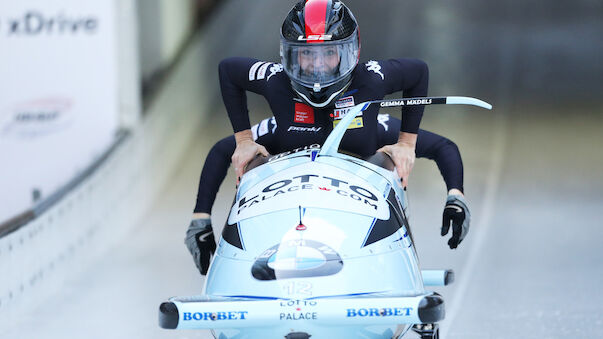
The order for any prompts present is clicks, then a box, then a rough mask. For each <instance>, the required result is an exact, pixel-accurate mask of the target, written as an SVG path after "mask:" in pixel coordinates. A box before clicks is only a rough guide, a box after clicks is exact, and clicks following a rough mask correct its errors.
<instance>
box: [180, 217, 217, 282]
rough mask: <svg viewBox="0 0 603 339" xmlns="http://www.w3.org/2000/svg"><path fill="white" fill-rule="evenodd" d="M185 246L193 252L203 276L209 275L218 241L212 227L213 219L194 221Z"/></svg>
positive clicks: (187, 233) (189, 228)
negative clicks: (208, 271) (211, 260)
mask: <svg viewBox="0 0 603 339" xmlns="http://www.w3.org/2000/svg"><path fill="white" fill-rule="evenodd" d="M184 244H185V245H186V247H187V248H188V251H189V252H191V255H192V256H193V260H194V261H195V265H197V268H198V269H199V272H201V274H202V275H205V274H207V269H208V268H209V262H210V259H211V257H212V256H213V254H214V252H216V240H215V239H214V230H213V229H212V227H211V219H193V220H192V221H191V223H190V225H189V226H188V230H187V231H186V238H184Z"/></svg>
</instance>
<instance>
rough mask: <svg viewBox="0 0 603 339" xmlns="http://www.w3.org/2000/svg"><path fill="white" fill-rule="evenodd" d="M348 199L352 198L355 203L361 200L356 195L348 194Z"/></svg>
mask: <svg viewBox="0 0 603 339" xmlns="http://www.w3.org/2000/svg"><path fill="white" fill-rule="evenodd" d="M350 198H352V199H354V200H357V201H360V200H362V198H361V197H360V196H358V195H356V194H350Z"/></svg>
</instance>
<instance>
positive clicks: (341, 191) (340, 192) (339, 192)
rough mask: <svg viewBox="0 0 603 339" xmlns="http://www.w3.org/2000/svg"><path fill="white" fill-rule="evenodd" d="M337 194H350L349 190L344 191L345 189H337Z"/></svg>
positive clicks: (345, 195)
mask: <svg viewBox="0 0 603 339" xmlns="http://www.w3.org/2000/svg"><path fill="white" fill-rule="evenodd" d="M337 194H339V195H342V196H344V197H347V196H348V192H346V191H344V190H337Z"/></svg>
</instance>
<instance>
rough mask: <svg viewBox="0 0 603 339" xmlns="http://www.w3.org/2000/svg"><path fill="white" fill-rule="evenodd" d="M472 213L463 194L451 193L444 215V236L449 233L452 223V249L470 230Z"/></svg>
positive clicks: (450, 243)
mask: <svg viewBox="0 0 603 339" xmlns="http://www.w3.org/2000/svg"><path fill="white" fill-rule="evenodd" d="M470 222H471V213H470V212H469V207H468V206H467V202H466V201H465V198H464V197H463V196H462V195H456V194H450V195H448V198H447V199H446V207H444V214H443V215H442V236H445V235H446V234H448V230H449V229H450V225H451V224H452V238H450V239H449V240H448V246H450V248H451V249H453V248H456V247H457V246H458V245H459V244H460V243H461V241H463V238H465V236H466V235H467V232H469V223H470Z"/></svg>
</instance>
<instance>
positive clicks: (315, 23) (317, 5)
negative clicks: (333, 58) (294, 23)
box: [304, 0, 331, 43]
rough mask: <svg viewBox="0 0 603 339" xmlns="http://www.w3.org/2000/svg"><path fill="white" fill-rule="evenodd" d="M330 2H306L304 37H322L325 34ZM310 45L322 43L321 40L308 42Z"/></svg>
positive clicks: (319, 0)
mask: <svg viewBox="0 0 603 339" xmlns="http://www.w3.org/2000/svg"><path fill="white" fill-rule="evenodd" d="M329 2H331V0H308V1H306V6H305V9H304V21H305V24H306V37H308V36H311V35H318V36H322V35H323V34H325V33H326V25H327V9H328V5H329ZM308 42H310V43H315V42H323V40H319V39H317V40H308Z"/></svg>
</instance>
